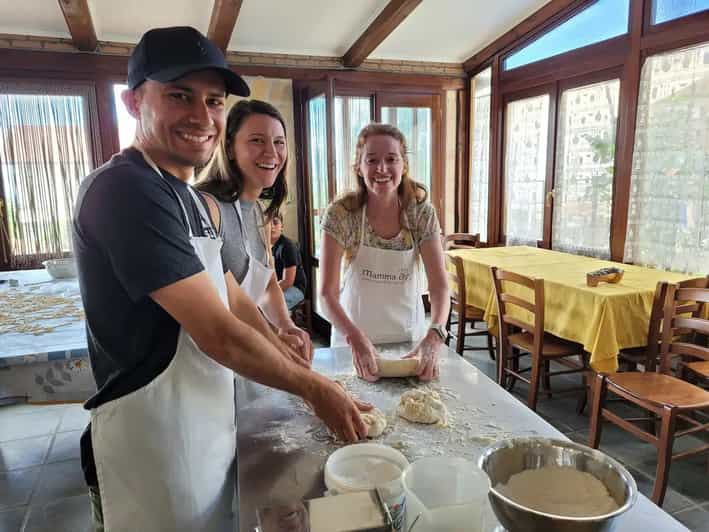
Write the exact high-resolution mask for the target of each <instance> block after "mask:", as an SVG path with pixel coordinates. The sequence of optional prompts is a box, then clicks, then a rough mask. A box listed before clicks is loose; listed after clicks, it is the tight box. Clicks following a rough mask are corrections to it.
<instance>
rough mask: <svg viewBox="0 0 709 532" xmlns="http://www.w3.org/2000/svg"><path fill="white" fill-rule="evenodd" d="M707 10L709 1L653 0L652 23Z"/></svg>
mask: <svg viewBox="0 0 709 532" xmlns="http://www.w3.org/2000/svg"><path fill="white" fill-rule="evenodd" d="M706 9H709V0H653V2H652V23H653V24H660V23H661V22H667V21H668V20H674V19H676V18H680V17H686V16H687V15H692V14H694V13H699V12H700V11H704V10H706Z"/></svg>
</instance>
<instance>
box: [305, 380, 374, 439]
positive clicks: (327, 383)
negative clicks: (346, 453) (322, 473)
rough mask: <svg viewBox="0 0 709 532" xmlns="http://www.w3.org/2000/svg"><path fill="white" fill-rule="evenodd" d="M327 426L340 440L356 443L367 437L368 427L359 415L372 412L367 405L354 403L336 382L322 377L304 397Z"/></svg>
mask: <svg viewBox="0 0 709 532" xmlns="http://www.w3.org/2000/svg"><path fill="white" fill-rule="evenodd" d="M304 399H305V400H306V402H307V403H308V404H310V406H311V407H312V409H313V412H315V415H316V416H318V417H319V418H320V419H322V420H323V421H324V422H325V425H327V427H328V428H329V429H330V431H332V432H333V433H334V434H335V435H336V436H337V438H338V439H340V440H342V441H345V442H355V441H357V440H359V439H363V438H366V437H367V426H366V425H365V424H364V422H363V421H362V418H361V417H360V415H359V412H360V410H364V411H366V410H371V409H372V406H371V405H368V404H367V403H362V402H359V401H354V400H353V399H352V398H351V397H350V396H349V394H348V393H347V392H346V391H345V390H344V389H343V388H342V387H341V386H338V385H337V384H336V383H335V382H333V381H331V380H329V379H326V378H325V377H321V378H320V379H318V382H317V385H316V386H315V387H314V388H313V389H312V390H311V393H310V394H309V397H307V398H306V397H304Z"/></svg>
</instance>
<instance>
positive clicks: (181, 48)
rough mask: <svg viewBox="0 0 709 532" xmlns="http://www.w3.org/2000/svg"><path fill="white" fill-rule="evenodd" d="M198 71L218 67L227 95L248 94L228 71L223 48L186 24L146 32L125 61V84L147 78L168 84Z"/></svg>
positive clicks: (247, 87)
mask: <svg viewBox="0 0 709 532" xmlns="http://www.w3.org/2000/svg"><path fill="white" fill-rule="evenodd" d="M199 70H217V71H218V72H219V73H220V74H221V75H222V77H223V78H224V83H225V84H226V91H227V93H229V94H236V95H237V96H248V95H249V94H251V91H250V90H249V86H248V85H247V84H246V82H245V81H244V80H243V79H242V78H241V76H239V75H238V74H235V73H234V72H232V71H231V69H230V68H229V66H228V65H227V63H226V59H224V54H223V53H222V51H221V50H220V49H219V48H217V46H216V45H215V44H214V43H213V42H212V41H210V40H209V39H207V38H206V37H205V36H204V35H202V34H201V33H200V32H199V31H197V30H196V29H194V28H191V27H189V26H174V27H170V28H155V29H152V30H149V31H147V32H145V33H144V34H143V36H142V37H141V38H140V41H139V42H138V44H137V45H136V46H135V48H134V49H133V53H132V54H131V56H130V59H129V60H128V87H130V88H131V89H135V88H136V87H137V86H138V85H140V84H141V83H143V82H144V81H145V80H148V79H149V80H152V81H159V82H160V83H167V82H168V81H175V80H176V79H180V78H181V77H183V76H186V75H187V74H191V73H192V72H197V71H199Z"/></svg>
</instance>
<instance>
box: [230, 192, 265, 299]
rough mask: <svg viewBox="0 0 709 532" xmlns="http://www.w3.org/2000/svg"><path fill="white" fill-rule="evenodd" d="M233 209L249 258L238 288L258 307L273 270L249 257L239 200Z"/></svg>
mask: <svg viewBox="0 0 709 532" xmlns="http://www.w3.org/2000/svg"><path fill="white" fill-rule="evenodd" d="M257 208H258V205H254V209H257ZM234 209H236V215H237V216H238V217H239V225H240V226H241V238H242V239H243V240H244V248H245V249H246V256H247V257H248V258H249V263H248V268H247V270H246V275H245V276H244V280H243V281H241V284H240V286H241V288H242V289H243V290H244V292H246V295H248V296H249V297H250V298H251V301H253V302H254V303H256V304H257V305H258V304H259V303H261V300H262V299H263V296H264V295H265V294H266V288H267V287H268V283H269V282H270V281H271V277H272V276H273V269H272V268H269V267H268V266H265V265H263V264H261V262H260V261H259V260H257V259H256V257H254V256H253V255H251V249H250V245H249V237H248V235H247V234H246V226H245V225H244V217H243V215H242V214H241V203H240V202H239V200H236V201H235V202H234Z"/></svg>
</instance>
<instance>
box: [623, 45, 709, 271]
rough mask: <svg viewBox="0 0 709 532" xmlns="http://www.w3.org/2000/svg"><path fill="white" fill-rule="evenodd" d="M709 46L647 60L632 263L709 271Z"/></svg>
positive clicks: (629, 252)
mask: <svg viewBox="0 0 709 532" xmlns="http://www.w3.org/2000/svg"><path fill="white" fill-rule="evenodd" d="M708 154H709V43H705V44H702V45H700V46H694V47H692V48H686V49H683V50H675V51H672V52H669V53H666V54H660V55H656V56H651V57H648V58H647V60H646V61H645V64H644V65H643V70H642V75H641V80H640V99H639V102H638V119H637V128H636V133H635V151H634V155H633V170H632V174H631V188H630V205H629V209H628V232H627V237H626V241H625V260H627V261H631V262H635V263H638V264H646V265H650V266H656V267H660V268H665V269H671V270H677V271H685V272H693V273H708V272H709V155H708Z"/></svg>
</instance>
